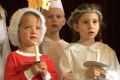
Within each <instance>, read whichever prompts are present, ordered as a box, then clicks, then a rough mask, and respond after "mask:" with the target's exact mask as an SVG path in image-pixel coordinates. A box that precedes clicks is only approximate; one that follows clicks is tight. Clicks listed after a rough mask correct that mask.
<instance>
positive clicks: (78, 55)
mask: <svg viewBox="0 0 120 80" xmlns="http://www.w3.org/2000/svg"><path fill="white" fill-rule="evenodd" d="M98 49H99V50H100V62H101V63H103V64H106V65H108V67H104V69H105V70H106V71H107V73H106V80H120V78H119V76H120V73H119V71H120V66H119V62H118V59H117V56H116V53H115V52H114V50H113V49H112V48H110V47H109V46H108V45H106V44H103V43H101V42H96V43H94V44H92V45H90V46H85V45H82V44H78V43H72V44H70V45H69V47H68V48H67V49H66V56H64V57H62V59H61V61H60V68H61V71H62V74H63V76H64V75H65V74H66V73H68V72H72V73H73V74H75V75H77V77H78V79H77V80H86V79H85V77H84V72H85V70H86V69H87V68H86V67H85V66H84V63H85V62H86V61H96V59H97V57H96V56H97V50H98ZM111 73H113V74H111ZM118 75H119V76H118Z"/></svg>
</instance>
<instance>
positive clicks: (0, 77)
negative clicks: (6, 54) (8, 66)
mask: <svg viewBox="0 0 120 80" xmlns="http://www.w3.org/2000/svg"><path fill="white" fill-rule="evenodd" d="M3 72H4V65H3V60H2V58H1V56H0V80H3Z"/></svg>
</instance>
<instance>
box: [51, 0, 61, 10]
mask: <svg viewBox="0 0 120 80" xmlns="http://www.w3.org/2000/svg"><path fill="white" fill-rule="evenodd" d="M50 4H51V5H50V7H51V8H60V9H62V10H63V5H62V2H61V0H50Z"/></svg>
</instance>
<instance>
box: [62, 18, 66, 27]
mask: <svg viewBox="0 0 120 80" xmlns="http://www.w3.org/2000/svg"><path fill="white" fill-rule="evenodd" d="M65 23H66V18H64V19H63V24H62V26H64V25H65Z"/></svg>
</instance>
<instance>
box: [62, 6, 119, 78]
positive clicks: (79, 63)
mask: <svg viewBox="0 0 120 80" xmlns="http://www.w3.org/2000/svg"><path fill="white" fill-rule="evenodd" d="M102 21H103V16H102V13H101V10H100V8H99V6H98V5H97V4H81V5H80V6H79V7H78V8H77V9H75V11H74V12H72V14H71V16H70V17H69V19H68V25H69V26H70V27H71V28H73V29H74V31H76V32H77V33H79V39H78V40H76V41H77V42H76V43H72V44H70V45H69V46H68V47H67V49H66V56H63V57H62V59H61V62H60V68H61V71H62V73H63V77H62V80H120V78H119V73H118V72H119V71H120V66H119V62H118V59H117V56H116V53H115V51H114V50H113V49H112V48H110V47H109V46H108V45H107V44H104V43H102V42H100V41H97V37H98V36H99V33H100V31H101V28H102V27H101V25H102ZM98 53H100V55H99V62H100V63H102V64H105V65H107V66H106V67H102V66H101V65H99V66H92V67H90V68H87V67H85V65H84V64H85V62H87V61H93V62H94V61H97V56H98ZM90 64H91V63H90ZM105 65H104V66H105Z"/></svg>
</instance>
